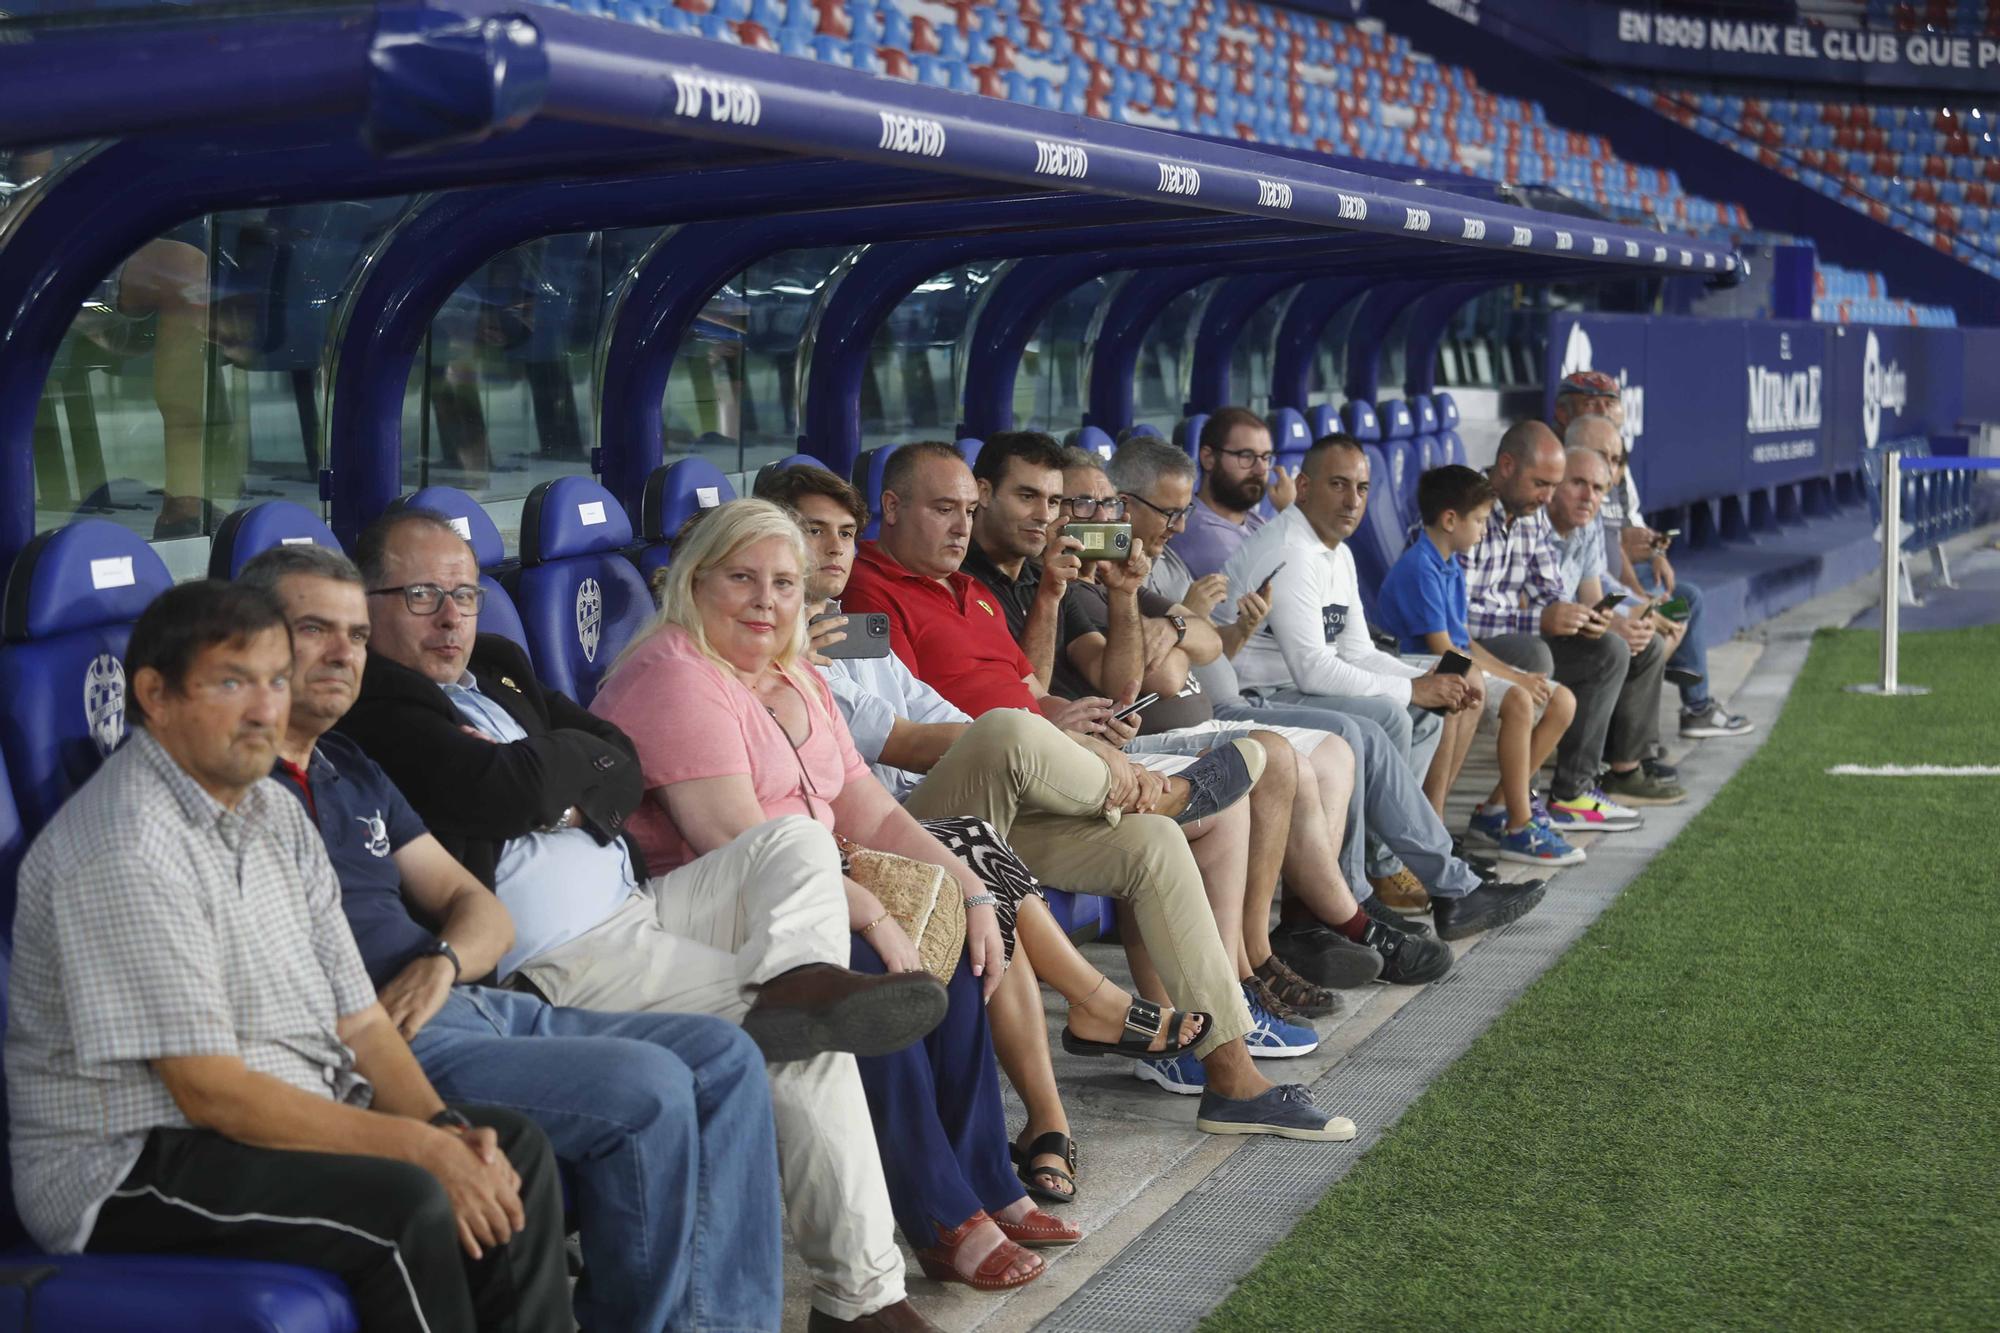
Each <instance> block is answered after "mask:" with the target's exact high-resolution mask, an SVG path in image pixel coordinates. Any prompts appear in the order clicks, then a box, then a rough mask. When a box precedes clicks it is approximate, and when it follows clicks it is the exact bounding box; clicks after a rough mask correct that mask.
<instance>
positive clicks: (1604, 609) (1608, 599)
mask: <svg viewBox="0 0 2000 1333" xmlns="http://www.w3.org/2000/svg"><path fill="white" fill-rule="evenodd" d="M1624 602H1625V594H1624V593H1622V592H1608V593H1605V594H1604V596H1602V597H1600V598H1598V599H1597V605H1596V606H1593V607H1592V608H1590V609H1591V610H1593V611H1595V612H1596V613H1597V614H1598V615H1600V616H1608V615H1610V614H1611V613H1612V611H1614V610H1616V609H1617V608H1618V607H1619V606H1621V605H1623V604H1624Z"/></svg>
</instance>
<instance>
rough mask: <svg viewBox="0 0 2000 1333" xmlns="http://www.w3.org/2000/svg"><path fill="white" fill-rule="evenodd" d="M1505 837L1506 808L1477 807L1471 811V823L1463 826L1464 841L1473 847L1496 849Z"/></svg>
mask: <svg viewBox="0 0 2000 1333" xmlns="http://www.w3.org/2000/svg"><path fill="white" fill-rule="evenodd" d="M1506 836H1507V807H1506V806H1504V805H1479V806H1474V807H1473V810H1472V822H1471V823H1470V824H1467V825H1466V826H1465V840H1466V841H1467V842H1468V843H1471V844H1472V845H1473V846H1475V847H1498V846H1499V845H1500V840H1501V839H1502V838H1505V837H1506Z"/></svg>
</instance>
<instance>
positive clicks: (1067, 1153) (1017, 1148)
mask: <svg viewBox="0 0 2000 1333" xmlns="http://www.w3.org/2000/svg"><path fill="white" fill-rule="evenodd" d="M1045 1153H1054V1154H1055V1155H1056V1156H1058V1157H1060V1158H1062V1159H1063V1161H1065V1162H1067V1163H1069V1170H1067V1171H1065V1170H1063V1169H1062V1168H1061V1167H1059V1166H1034V1165H1032V1163H1033V1162H1034V1160H1035V1159H1036V1158H1037V1157H1040V1156H1042V1155H1043V1154H1045ZM1007 1154H1008V1156H1010V1157H1012V1158H1013V1159H1014V1174H1015V1175H1017V1176H1019V1177H1020V1178H1021V1185H1022V1187H1023V1188H1024V1189H1026V1190H1027V1191H1028V1194H1029V1195H1030V1197H1032V1198H1036V1199H1040V1200H1041V1201H1042V1202H1044V1203H1074V1202H1075V1201H1076V1141H1075V1140H1074V1139H1072V1138H1070V1136H1069V1135H1067V1134H1061V1133H1058V1132H1057V1131H1055V1130H1053V1129H1052V1130H1050V1131H1049V1132H1048V1133H1046V1134H1044V1135H1042V1136H1041V1137H1040V1138H1038V1139H1036V1140H1035V1141H1034V1142H1033V1143H1031V1144H1029V1145H1028V1146H1027V1147H1026V1148H1025V1149H1024V1148H1022V1147H1021V1145H1020V1144H1018V1143H1010V1144H1008V1145H1007ZM1036 1176H1054V1177H1055V1178H1056V1179H1058V1180H1060V1181H1063V1182H1064V1183H1065V1184H1067V1185H1068V1186H1069V1193H1067V1194H1064V1193H1063V1192H1062V1191H1060V1190H1052V1189H1050V1188H1049V1187H1048V1186H1047V1185H1042V1184H1037V1183H1036V1181H1035V1177H1036Z"/></svg>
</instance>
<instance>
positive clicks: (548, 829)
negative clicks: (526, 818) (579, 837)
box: [535, 805, 576, 833]
mask: <svg viewBox="0 0 2000 1333" xmlns="http://www.w3.org/2000/svg"><path fill="white" fill-rule="evenodd" d="M575 818H576V807H575V806H573V805H566V806H564V807H563V812H562V813H561V814H559V815H557V816H556V822H555V823H553V824H546V825H544V826H542V827H541V828H538V829H536V830H535V832H537V833H560V832H562V831H563V830H564V829H566V828H568V827H569V822H570V820H572V819H575Z"/></svg>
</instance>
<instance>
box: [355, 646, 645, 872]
mask: <svg viewBox="0 0 2000 1333" xmlns="http://www.w3.org/2000/svg"><path fill="white" fill-rule="evenodd" d="M469 666H470V669H471V671H472V674H473V676H474V678H475V679H476V680H477V681H478V685H479V692H480V693H481V694H483V695H485V696H486V697H487V698H488V699H491V700H492V701H493V702H494V703H496V704H498V705H499V706H500V707H501V708H502V709H504V710H506V712H507V713H508V714H509V715H510V716H512V717H513V719H514V720H515V721H516V722H519V723H520V724H521V727H522V729H523V730H524V731H526V732H527V733H528V735H527V738H526V739H525V740H519V741H514V742H512V743H510V744H502V745H495V744H494V743H493V742H491V741H488V740H484V739H482V738H480V737H478V736H473V735H470V734H468V733H467V732H465V731H464V730H462V728H463V726H464V724H465V719H464V718H463V717H462V716H461V715H460V714H459V711H458V709H457V708H456V707H455V706H454V705H453V704H452V702H451V699H450V697H449V696H447V695H446V694H445V692H444V691H443V690H442V689H441V688H439V686H438V685H437V684H436V683H435V682H434V681H432V680H430V679H429V678H428V677H426V676H424V675H422V674H420V673H418V672H416V671H413V670H411V669H410V668H409V667H406V666H403V665H402V664H401V663H398V662H392V661H390V660H389V659H388V658H386V657H382V656H379V655H376V654H372V653H371V654H370V655H369V658H368V669H367V670H366V671H365V672H364V673H363V674H362V677H361V694H360V697H359V698H358V699H356V700H355V703H354V707H353V708H352V709H351V710H349V712H348V714H347V716H346V717H344V718H342V719H341V721H340V724H339V730H341V731H343V732H345V733H346V734H347V735H349V736H351V737H353V738H354V740H355V741H356V743H358V744H359V745H360V746H361V748H362V749H363V750H365V751H367V752H368V756H369V758H371V759H373V760H374V761H375V762H376V763H378V764H380V765H381V766H382V768H383V769H384V771H386V772H387V773H388V775H389V777H390V780H391V781H393V782H394V783H395V784H396V785H397V787H399V788H401V789H402V792H403V795H404V796H405V797H406V798H408V800H409V802H410V804H411V805H412V806H414V807H416V811H417V813H418V814H419V815H421V816H422V817H423V820H424V823H425V824H427V825H428V826H429V827H430V831H431V832H432V833H433V834H435V835H436V836H437V840H438V841H439V842H440V843H442V844H443V845H444V848H445V850H446V851H448V852H450V853H451V854H452V855H453V856H456V857H457V858H458V859H459V860H460V861H462V862H463V863H464V864H465V868H466V869H467V870H470V871H471V872H472V873H473V874H474V875H477V876H478V877H479V879H480V882H482V883H484V884H485V885H487V886H488V887H489V888H490V887H492V884H493V870H494V867H495V865H496V864H498V862H499V859H500V848H501V846H502V844H504V843H505V842H506V841H507V840H508V839H509V838H517V837H520V836H521V835H522V834H524V833H533V832H535V831H536V830H537V829H543V828H547V827H548V826H549V825H551V824H553V823H555V822H556V820H558V819H559V818H561V817H562V812H563V811H564V810H565V809H567V808H569V807H570V806H575V807H576V808H577V810H578V812H579V813H581V815H582V816H583V827H584V828H585V829H587V830H589V831H590V833H591V835H592V836H593V837H595V838H596V839H597V841H598V842H599V843H600V844H602V843H609V842H610V841H611V840H612V839H613V838H618V837H624V836H625V820H626V817H627V816H629V815H630V814H631V813H632V811H633V810H635V809H637V808H638V805H639V802H640V801H641V800H643V799H644V798H645V794H646V792H645V781H644V779H643V778H642V777H641V776H640V772H639V755H638V750H637V749H636V748H635V747H634V746H633V744H632V742H631V740H630V739H628V738H627V737H626V735H625V733H624V732H622V731H620V730H619V729H618V728H617V727H615V726H613V725H612V724H611V723H609V722H606V721H604V720H603V719H602V718H599V717H594V716H592V715H591V714H590V713H588V712H586V711H585V710H584V709H583V708H582V707H580V706H578V705H577V704H576V703H575V702H574V701H573V700H571V699H570V698H569V697H568V696H567V695H565V694H563V693H561V692H560V691H557V690H548V689H544V688H543V687H542V683H541V682H540V681H538V680H537V679H535V674H534V669H533V668H532V667H531V666H529V664H528V657H527V654H526V653H524V652H522V651H521V649H520V646H519V645H517V644H516V643H514V641H513V640H511V639H508V638H505V637H504V636H502V635H498V634H482V635H480V636H479V637H478V639H477V640H475V641H474V643H473V647H472V657H471V659H470V662H469ZM625 841H626V844H627V847H628V850H629V851H630V852H631V855H632V866H633V870H634V871H635V872H636V873H637V874H638V876H639V878H640V879H641V880H642V881H643V880H644V879H645V876H646V870H645V866H644V863H643V862H642V861H641V860H640V858H639V849H638V848H637V847H636V846H634V845H632V840H631V839H630V838H629V837H627V838H626V839H625Z"/></svg>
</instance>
